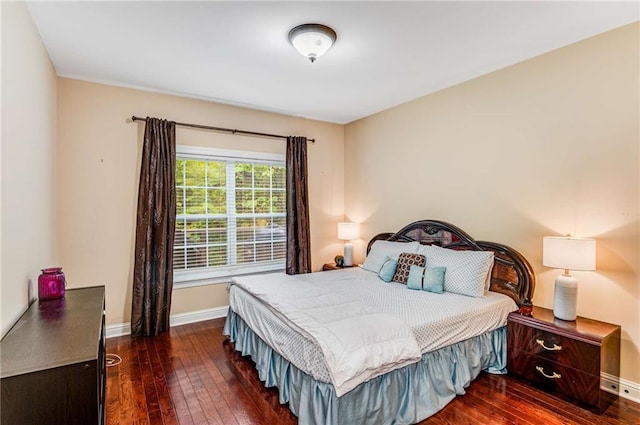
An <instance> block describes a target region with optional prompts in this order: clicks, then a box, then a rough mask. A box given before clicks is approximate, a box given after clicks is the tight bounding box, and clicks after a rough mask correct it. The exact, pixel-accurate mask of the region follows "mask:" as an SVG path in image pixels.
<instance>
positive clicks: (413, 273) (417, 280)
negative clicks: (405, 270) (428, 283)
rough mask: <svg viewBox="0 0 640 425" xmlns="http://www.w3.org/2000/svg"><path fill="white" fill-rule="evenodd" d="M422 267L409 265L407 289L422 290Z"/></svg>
mask: <svg viewBox="0 0 640 425" xmlns="http://www.w3.org/2000/svg"><path fill="white" fill-rule="evenodd" d="M424 270H425V269H424V267H420V266H416V265H415V264H414V265H411V267H410V268H409V278H408V279H407V288H409V289H417V290H418V291H419V290H421V289H422V277H423V276H424Z"/></svg>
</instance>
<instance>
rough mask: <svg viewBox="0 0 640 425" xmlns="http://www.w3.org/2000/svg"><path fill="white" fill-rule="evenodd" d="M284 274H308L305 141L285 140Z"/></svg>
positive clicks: (300, 139)
mask: <svg viewBox="0 0 640 425" xmlns="http://www.w3.org/2000/svg"><path fill="white" fill-rule="evenodd" d="M286 167H287V261H286V272H287V274H300V273H310V272H311V245H310V237H309V227H310V226H309V194H308V192H309V190H308V184H307V138H306V137H297V136H289V137H287V155H286Z"/></svg>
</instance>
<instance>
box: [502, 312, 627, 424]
mask: <svg viewBox="0 0 640 425" xmlns="http://www.w3.org/2000/svg"><path fill="white" fill-rule="evenodd" d="M507 347H508V359H507V369H508V370H509V372H510V373H513V374H516V375H519V376H521V377H523V378H525V379H527V380H528V381H530V382H532V383H533V384H535V385H536V386H538V387H541V388H543V389H545V390H548V391H551V392H559V393H562V394H566V395H568V396H570V397H572V398H574V399H576V400H578V401H581V402H583V403H586V404H588V405H590V406H593V407H595V408H596V409H597V410H598V411H600V412H602V411H604V410H605V409H606V408H607V407H608V406H609V404H611V402H612V401H613V400H615V398H616V397H617V396H616V395H614V394H611V393H609V392H607V391H604V390H603V389H601V375H600V374H601V372H605V373H607V374H609V375H610V376H611V377H612V378H614V379H619V376H620V326H617V325H613V324H610V323H604V322H599V321H597V320H592V319H587V318H584V317H578V318H577V319H576V320H575V321H564V320H560V319H556V318H555V317H554V316H553V311H551V310H549V309H546V308H541V307H534V308H533V311H532V316H531V317H528V316H523V315H520V314H517V313H511V314H510V315H509V319H508V322H507ZM616 388H618V385H616Z"/></svg>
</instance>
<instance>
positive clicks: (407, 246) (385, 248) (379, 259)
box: [360, 241, 420, 273]
mask: <svg viewBox="0 0 640 425" xmlns="http://www.w3.org/2000/svg"><path fill="white" fill-rule="evenodd" d="M419 246H420V244H419V243H418V242H389V241H375V242H374V243H373V245H372V246H371V251H369V255H367V258H365V260H364V264H362V266H360V267H362V268H363V269H365V270H369V271H372V272H375V273H378V272H379V271H380V268H381V267H382V265H383V264H384V261H385V259H386V257H389V258H391V259H392V260H396V261H398V257H399V256H400V254H402V253H403V252H410V253H412V254H415V253H416V252H417V251H418V247H419Z"/></svg>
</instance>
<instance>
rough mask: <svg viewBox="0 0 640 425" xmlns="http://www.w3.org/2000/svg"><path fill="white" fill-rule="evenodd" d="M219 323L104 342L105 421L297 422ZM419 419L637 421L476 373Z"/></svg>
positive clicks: (621, 411) (632, 411) (626, 408)
mask: <svg viewBox="0 0 640 425" xmlns="http://www.w3.org/2000/svg"><path fill="white" fill-rule="evenodd" d="M223 324H224V319H216V320H209V321H206V322H200V323H194V324H190V325H184V326H179V327H174V328H172V329H171V331H170V332H169V333H167V334H165V335H162V336H159V337H155V338H131V337H129V336H125V337H118V338H111V339H109V340H107V352H108V353H113V354H117V355H119V356H120V357H122V363H121V364H120V365H117V366H113V367H108V368H107V424H126V425H129V424H131V425H133V424H150V425H159V424H167V425H168V424H180V425H186V424H220V425H232V424H238V425H241V424H265V425H274V424H283V425H287V424H296V423H297V420H296V417H295V416H294V415H293V414H291V412H290V411H289V409H288V407H287V406H286V405H280V404H279V403H278V392H277V390H275V389H273V388H271V389H268V388H265V387H264V386H263V384H262V382H261V381H260V380H259V379H258V375H257V373H256V371H255V369H254V365H253V362H251V360H249V359H248V358H244V357H242V356H240V355H239V354H238V353H237V352H236V351H235V350H234V349H233V345H232V344H231V343H229V342H227V341H226V339H225V338H224V337H223V336H222V327H223ZM421 424H434V425H435V424H532V425H533V424H545V425H553V424H589V425H591V424H640V405H639V404H637V403H633V402H630V401H628V400H625V399H623V398H619V399H618V400H617V401H616V402H614V404H613V405H611V406H610V407H609V408H608V409H607V410H606V411H605V412H604V413H603V414H602V415H598V414H596V413H594V412H593V411H591V410H587V409H584V408H582V407H578V406H576V405H574V404H572V403H569V402H567V401H563V400H561V399H559V398H556V397H554V396H551V395H548V394H546V393H544V392H542V391H539V390H537V389H535V388H532V387H530V386H528V385H526V384H525V383H524V382H522V381H520V380H517V379H515V378H512V377H509V376H498V375H490V374H485V373H482V374H481V375H480V376H479V377H478V379H476V380H475V381H474V382H473V383H472V384H471V386H470V387H469V388H468V390H467V393H466V394H465V395H464V396H459V397H456V398H455V399H454V400H453V401H452V402H451V403H449V405H447V406H446V407H445V408H444V409H443V410H441V411H440V412H438V413H437V414H436V415H434V416H432V417H430V418H428V419H427V420H425V421H423V422H421ZM354 425H357V424H354Z"/></svg>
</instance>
